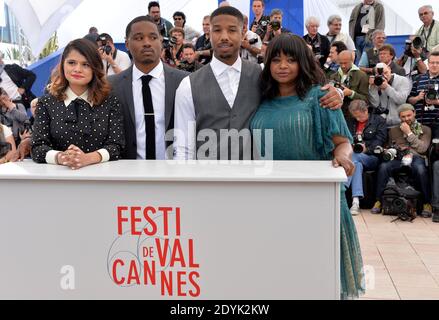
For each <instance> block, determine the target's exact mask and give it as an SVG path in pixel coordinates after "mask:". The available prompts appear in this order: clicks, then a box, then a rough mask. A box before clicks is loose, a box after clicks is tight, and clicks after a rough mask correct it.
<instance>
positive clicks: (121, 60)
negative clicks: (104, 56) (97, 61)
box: [102, 50, 131, 76]
mask: <svg viewBox="0 0 439 320" xmlns="http://www.w3.org/2000/svg"><path fill="white" fill-rule="evenodd" d="M102 63H103V64H104V67H105V68H106V70H107V76H112V75H114V74H116V73H115V72H114V69H113V65H110V64H108V62H107V61H106V60H102ZM114 65H116V66H118V67H119V69H120V70H122V71H124V70H127V69H128V68H129V67H131V59H130V56H129V55H128V54H127V53H126V52H123V51H121V50H117V55H116V59H114Z"/></svg>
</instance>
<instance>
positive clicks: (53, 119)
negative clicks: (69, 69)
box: [32, 95, 125, 163]
mask: <svg viewBox="0 0 439 320" xmlns="http://www.w3.org/2000/svg"><path fill="white" fill-rule="evenodd" d="M72 144H73V145H76V146H77V147H79V148H80V149H81V150H82V151H84V152H85V153H90V152H94V151H98V150H100V149H106V150H107V151H108V153H109V154H110V160H118V159H119V158H120V154H121V151H122V149H123V148H124V146H125V136H124V129H123V116H122V110H121V104H120V102H119V100H118V99H117V98H116V97H115V96H112V95H110V96H109V97H108V98H107V99H106V100H105V101H104V102H103V103H102V104H100V105H94V106H91V105H90V104H88V103H87V102H86V101H84V100H82V99H79V98H78V99H76V100H75V101H73V102H72V103H71V104H69V105H68V106H66V105H65V104H64V101H58V100H57V99H56V98H55V97H53V96H51V95H46V96H44V97H42V98H41V99H40V100H39V102H38V106H37V110H36V115H35V123H34V133H33V137H32V159H33V160H34V161H35V162H37V163H45V162H46V155H47V152H49V151H51V150H55V151H65V150H67V148H68V147H69V146H70V145H72Z"/></svg>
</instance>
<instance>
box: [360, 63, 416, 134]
mask: <svg viewBox="0 0 439 320" xmlns="http://www.w3.org/2000/svg"><path fill="white" fill-rule="evenodd" d="M409 94H410V81H409V80H408V79H407V78H406V77H402V76H400V75H397V74H392V71H391V70H390V67H389V66H387V65H385V64H384V63H379V64H378V65H377V67H376V73H375V75H373V76H370V78H369V102H370V104H371V105H372V106H373V108H374V113H377V114H379V115H381V116H382V117H383V118H384V119H386V122H387V127H388V128H392V127H395V126H399V125H400V123H401V120H400V118H399V114H398V111H397V110H398V107H399V106H400V105H402V104H404V103H405V102H406V101H407V97H408V96H409Z"/></svg>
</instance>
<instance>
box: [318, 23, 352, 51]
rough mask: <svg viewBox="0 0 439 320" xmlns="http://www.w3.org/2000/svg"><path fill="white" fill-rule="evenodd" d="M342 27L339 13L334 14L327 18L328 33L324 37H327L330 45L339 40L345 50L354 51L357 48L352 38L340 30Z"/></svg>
mask: <svg viewBox="0 0 439 320" xmlns="http://www.w3.org/2000/svg"><path fill="white" fill-rule="evenodd" d="M341 28H342V19H341V17H340V16H339V15H337V14H334V15H332V16H330V17H329V18H328V29H329V31H328V33H327V34H326V37H327V38H328V40H329V42H330V43H331V45H332V44H333V43H334V42H337V41H341V42H343V43H344V44H345V45H346V47H347V50H349V51H352V52H355V51H356V50H357V49H356V48H355V43H354V40H352V38H351V36H350V35H349V34H346V33H342V32H341Z"/></svg>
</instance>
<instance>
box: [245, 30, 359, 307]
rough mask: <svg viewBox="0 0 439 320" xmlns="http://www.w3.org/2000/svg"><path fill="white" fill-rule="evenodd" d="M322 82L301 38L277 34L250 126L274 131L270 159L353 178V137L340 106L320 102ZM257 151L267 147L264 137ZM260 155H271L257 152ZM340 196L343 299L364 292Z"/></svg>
mask: <svg viewBox="0 0 439 320" xmlns="http://www.w3.org/2000/svg"><path fill="white" fill-rule="evenodd" d="M324 82H325V76H324V74H323V71H322V70H321V69H320V67H319V66H318V65H317V64H316V62H315V60H314V56H313V54H312V52H311V51H310V50H309V49H308V47H307V45H306V43H305V42H304V41H303V40H302V38H300V37H298V36H295V35H292V34H283V35H281V36H279V37H276V38H275V39H274V40H273V41H272V42H271V43H270V45H269V47H268V51H267V55H266V62H265V69H264V71H263V73H262V76H261V89H262V92H263V103H262V105H261V106H260V108H259V109H258V111H257V112H256V114H255V115H254V117H253V119H252V121H251V129H252V130H273V148H272V149H271V150H272V152H273V154H272V156H273V160H309V161H313V160H314V161H321V160H332V161H333V164H334V166H336V167H340V166H341V167H343V168H344V169H345V171H346V173H347V174H348V176H351V175H352V174H353V172H354V170H355V168H354V165H353V163H352V161H351V158H352V146H351V143H352V137H351V135H350V133H349V129H348V128H347V125H346V121H345V119H344V117H343V114H342V112H341V110H337V111H332V110H328V109H324V108H322V107H321V106H320V102H319V100H320V98H321V97H322V96H323V95H324V94H325V92H324V91H322V90H320V88H321V87H322V86H323V85H324ZM262 136H264V135H262ZM268 149H270V148H268ZM258 150H265V145H264V141H261V142H260V143H259V145H258ZM260 156H261V157H264V158H267V157H270V156H271V155H267V154H264V152H260ZM341 199H342V201H341V290H342V296H341V298H342V299H349V298H356V297H359V295H360V294H362V293H363V292H364V276H363V270H362V269H363V262H362V257H361V250H360V244H359V241H358V236H357V231H356V228H355V224H354V221H353V219H352V216H351V214H350V211H349V208H348V205H347V202H346V197H345V195H344V190H342V197H341Z"/></svg>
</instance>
